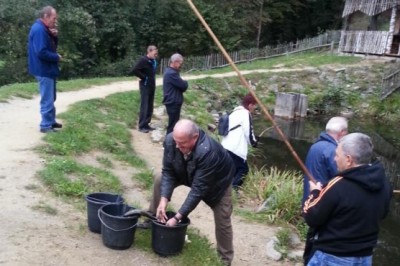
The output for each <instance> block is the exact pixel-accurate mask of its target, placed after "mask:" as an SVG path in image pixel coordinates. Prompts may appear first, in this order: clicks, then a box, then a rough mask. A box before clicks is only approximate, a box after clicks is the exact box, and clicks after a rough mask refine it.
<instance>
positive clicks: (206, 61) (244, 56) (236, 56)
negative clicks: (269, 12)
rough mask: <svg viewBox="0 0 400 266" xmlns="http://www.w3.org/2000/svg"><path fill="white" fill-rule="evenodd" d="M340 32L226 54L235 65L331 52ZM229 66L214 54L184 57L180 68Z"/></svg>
mask: <svg viewBox="0 0 400 266" xmlns="http://www.w3.org/2000/svg"><path fill="white" fill-rule="evenodd" d="M339 40H340V31H329V32H326V33H324V34H321V35H319V36H317V37H314V38H308V39H304V40H298V41H297V42H295V43H293V42H290V43H286V44H279V45H276V46H265V47H263V48H259V49H257V48H252V49H247V50H241V51H233V52H228V54H229V56H230V57H231V58H232V61H233V62H234V63H236V64H238V63H244V62H251V61H254V60H259V59H266V58H271V57H275V56H282V55H288V54H293V53H298V52H303V51H307V50H313V49H321V48H324V47H331V49H332V50H333V48H334V45H335V44H337V43H339ZM168 63H169V58H162V59H161V60H160V72H161V74H162V72H163V71H164V69H165V68H166V67H167V66H168ZM227 65H229V62H228V61H227V60H226V59H225V57H224V56H223V54H222V53H215V54H210V55H205V56H188V57H185V62H184V64H183V66H182V71H183V72H189V71H193V70H209V69H213V68H220V67H225V66H227Z"/></svg>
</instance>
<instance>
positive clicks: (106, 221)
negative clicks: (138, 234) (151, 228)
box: [98, 203, 139, 249]
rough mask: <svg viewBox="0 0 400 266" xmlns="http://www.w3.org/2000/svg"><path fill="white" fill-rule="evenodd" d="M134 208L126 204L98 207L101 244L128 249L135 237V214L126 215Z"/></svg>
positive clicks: (136, 217) (136, 218)
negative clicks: (125, 215)
mask: <svg viewBox="0 0 400 266" xmlns="http://www.w3.org/2000/svg"><path fill="white" fill-rule="evenodd" d="M132 209H134V208H133V207H131V206H128V205H126V204H115V203H114V204H107V205H104V206H103V207H101V208H100V209H99V213H98V215H99V219H100V222H101V237H102V239H103V244H104V245H105V246H106V247H109V248H112V249H128V248H129V247H130V246H132V244H133V240H134V238H135V231H136V225H137V221H138V218H139V215H137V216H127V217H124V214H125V213H126V212H127V211H130V210H132Z"/></svg>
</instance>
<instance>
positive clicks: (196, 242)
mask: <svg viewBox="0 0 400 266" xmlns="http://www.w3.org/2000/svg"><path fill="white" fill-rule="evenodd" d="M187 235H188V239H189V240H190V243H187V242H185V244H184V246H183V249H182V252H181V253H180V254H178V255H176V256H171V257H168V258H166V260H168V261H169V262H170V263H172V264H173V265H193V266H208V265H213V266H214V265H215V266H222V265H223V264H222V263H221V261H220V259H219V258H218V255H217V252H216V250H215V248H213V247H211V245H210V243H209V242H208V240H207V238H205V237H202V236H200V235H199V232H198V231H197V230H196V229H193V228H190V225H189V227H188V230H187ZM134 246H135V248H138V249H140V250H143V251H146V252H149V253H150V252H153V250H152V247H151V230H136V233H135V243H134Z"/></svg>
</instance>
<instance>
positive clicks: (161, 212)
mask: <svg viewBox="0 0 400 266" xmlns="http://www.w3.org/2000/svg"><path fill="white" fill-rule="evenodd" d="M167 206H168V199H167V198H164V197H161V200H160V204H158V208H157V213H156V217H157V220H158V221H159V222H162V223H166V222H167V220H168V217H167V213H166V210H167Z"/></svg>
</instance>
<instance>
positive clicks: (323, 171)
mask: <svg viewBox="0 0 400 266" xmlns="http://www.w3.org/2000/svg"><path fill="white" fill-rule="evenodd" d="M336 147H337V142H336V140H335V139H334V138H332V137H331V136H330V135H328V134H327V133H326V132H322V133H321V134H320V135H319V138H318V140H317V141H316V142H315V143H314V144H313V145H312V146H311V148H310V150H309V151H308V154H307V158H306V167H307V169H308V171H310V173H311V174H312V175H313V177H314V178H315V180H317V181H319V182H321V184H322V185H326V184H327V183H328V182H329V180H330V179H332V178H333V177H335V176H336V174H337V166H336V162H335V151H336ZM308 181H309V180H308V177H306V176H304V178H303V183H304V194H303V201H302V203H304V201H305V200H306V199H307V198H308V195H309V193H310V185H309V183H308Z"/></svg>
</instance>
